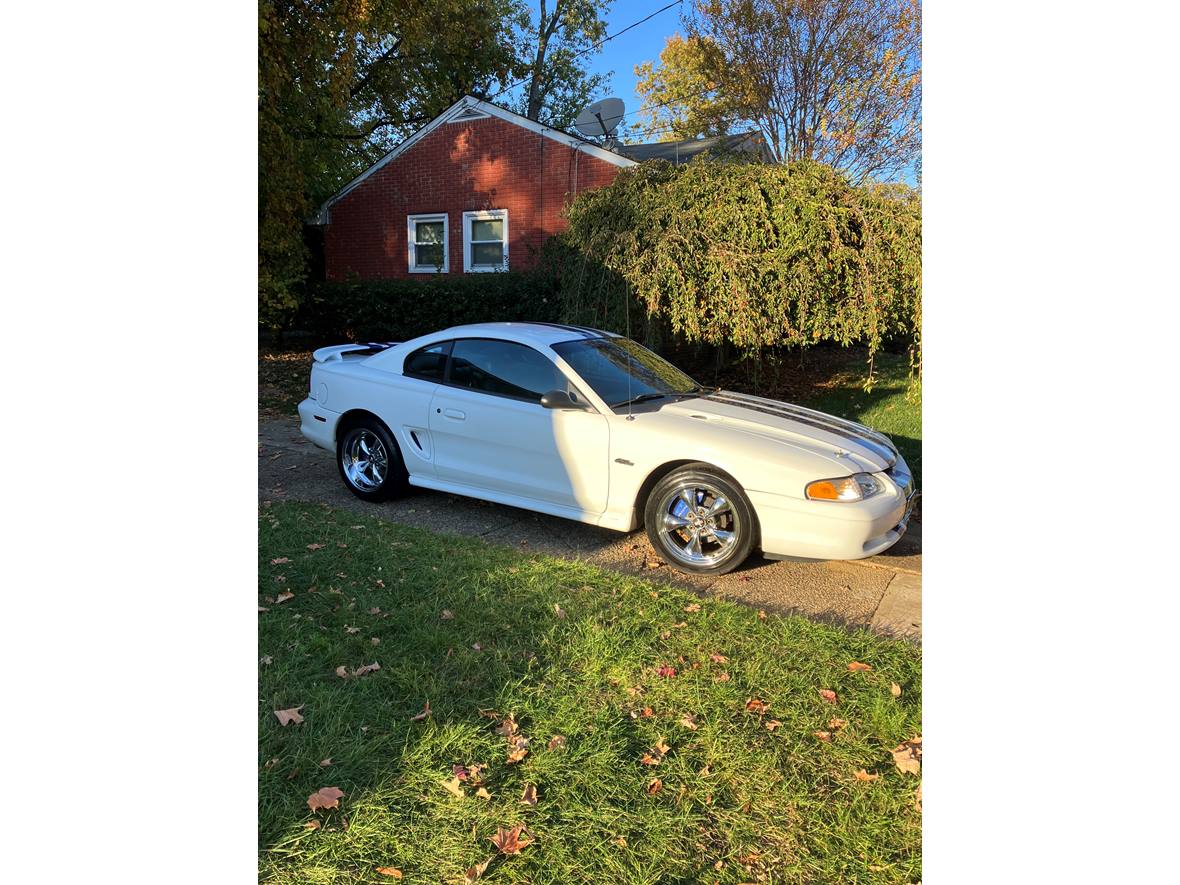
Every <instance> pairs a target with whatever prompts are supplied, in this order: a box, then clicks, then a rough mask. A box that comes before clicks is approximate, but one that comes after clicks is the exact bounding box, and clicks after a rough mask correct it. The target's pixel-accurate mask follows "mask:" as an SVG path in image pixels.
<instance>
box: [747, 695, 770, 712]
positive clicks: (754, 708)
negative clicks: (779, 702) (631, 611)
mask: <svg viewBox="0 0 1180 885" xmlns="http://www.w3.org/2000/svg"><path fill="white" fill-rule="evenodd" d="M769 709H770V704H768V703H766V701H764V700H761V699H759V698H750V699H749V700H748V701H746V711H747V712H749V713H758V714H762V713H765V712H766V711H767V710H769Z"/></svg>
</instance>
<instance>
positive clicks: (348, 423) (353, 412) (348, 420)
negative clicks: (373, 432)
mask: <svg viewBox="0 0 1180 885" xmlns="http://www.w3.org/2000/svg"><path fill="white" fill-rule="evenodd" d="M370 418H371V419H372V420H374V421H376V422H377V423H378V424H380V425H381V426H382V427H384V428H385V431H386V432H387V433H388V434H389V436H390V438H391V439H393V441H394V442H395V443H396V442H397V437H395V436H394V435H393V431H391V430H390V429H389V425H388V424H386V423H385V422H384V421H382V420H381V419H380V418H379V417H378V416H377V415H374V414H373V413H372V412H370V411H369V410H368V409H349V410H348V411H347V412H345V413H344V414H343V415H341V416H340V420H339V421H337V422H336V442H339V441H340V434H341V433H342V432H343V431H345V430H348V429H349V428H350V427H352V426H353V425H354V424H359V423H360V422H361V421H364V420H366V419H370Z"/></svg>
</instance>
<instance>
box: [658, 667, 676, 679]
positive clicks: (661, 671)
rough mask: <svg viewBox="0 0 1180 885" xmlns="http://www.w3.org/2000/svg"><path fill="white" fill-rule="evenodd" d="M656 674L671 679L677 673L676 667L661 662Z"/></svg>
mask: <svg viewBox="0 0 1180 885" xmlns="http://www.w3.org/2000/svg"><path fill="white" fill-rule="evenodd" d="M656 675H657V676H663V677H664V678H665V679H671V678H672V677H673V676H675V675H676V668H675V667H669V666H668V665H667V664H660V666H658V667H657V668H656Z"/></svg>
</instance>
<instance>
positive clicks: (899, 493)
mask: <svg viewBox="0 0 1180 885" xmlns="http://www.w3.org/2000/svg"><path fill="white" fill-rule="evenodd" d="M898 468H900V469H898ZM878 476H879V477H880V476H885V477H886V478H887V479H888V485H889V491H888V492H885V493H882V494H879V495H875V496H874V497H872V498H869V499H868V500H867V501H855V502H835V501H810V500H807V499H804V498H792V497H788V496H787V495H778V494H774V493H770V492H748V493H747V494H748V496H749V498H750V503H751V504H752V505H753V507H754V511H755V512H756V513H757V514H758V523H759V526H760V527H761V530H762V553H763V555H765V556H767V557H769V558H771V559H774V558H788V557H789V558H798V559H866V558H867V557H870V556H876V555H877V554H878V553H882V552H884V551H885V550H888V549H889V548H890V547H892V546H893V545H894V544H896V543H897V542H898V541H900V540H901V538H902V536H903V535H904V534H905V532H906V529H907V528H908V526H909V521H910V517H911V516H912V515H913V511H914V503H915V502H916V500H917V497H918V492H917V490H916V489H915V488H914V486H913V482H912V480H909V468H908V467H907V466H906V464H905V461H904V460H902V459H901V458H899V459H898V464H897V465H896V466H895V468H894V469H891V470H890V471H889V472H888V473H885V474H878ZM899 480H900V482H899ZM906 480H909V481H908V482H907V481H906Z"/></svg>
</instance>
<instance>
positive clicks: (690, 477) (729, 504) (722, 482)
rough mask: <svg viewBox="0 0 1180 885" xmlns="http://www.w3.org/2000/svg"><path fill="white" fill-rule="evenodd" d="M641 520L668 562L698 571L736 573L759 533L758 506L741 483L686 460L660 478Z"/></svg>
mask: <svg viewBox="0 0 1180 885" xmlns="http://www.w3.org/2000/svg"><path fill="white" fill-rule="evenodd" d="M643 522H644V525H645V526H646V528H647V537H648V539H649V540H650V541H651V544H652V546H653V547H655V549H656V552H657V553H659V554H660V556H661V557H663V559H664V561H666V562H667V563H668V564H669V565H671V566H672V567H674V568H676V569H679V570H680V571H682V572H688V573H689V574H697V575H724V574H726V573H727V572H731V571H733V570H734V569H735V568H737V567H738V566H739V565H741V564H742V563H743V562H745V561H746V559H747V558H748V557H749V555H750V551H751V550H753V549H754V543H755V541H756V540H757V536H758V523H757V520H756V518H755V516H754V509H753V508H752V507H751V506H750V502H749V500H747V498H746V495H745V493H744V492H743V491H742V490H741V487H740V486H738V484H737V483H735V482H734V481H733V480H732V479H730V478H729V477H727V476H726V475H725V474H723V473H721V471H719V470H717V469H716V468H715V467H710V466H709V465H708V464H687V465H685V466H684V467H681V468H680V469H678V470H674V471H672V472H671V473H669V474H668V475H667V476H665V477H664V478H663V479H661V480H660V481H659V482H657V483H656V485H655V488H653V489H652V490H651V494H649V495H648V496H647V503H646V506H645V507H644V517H643Z"/></svg>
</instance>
